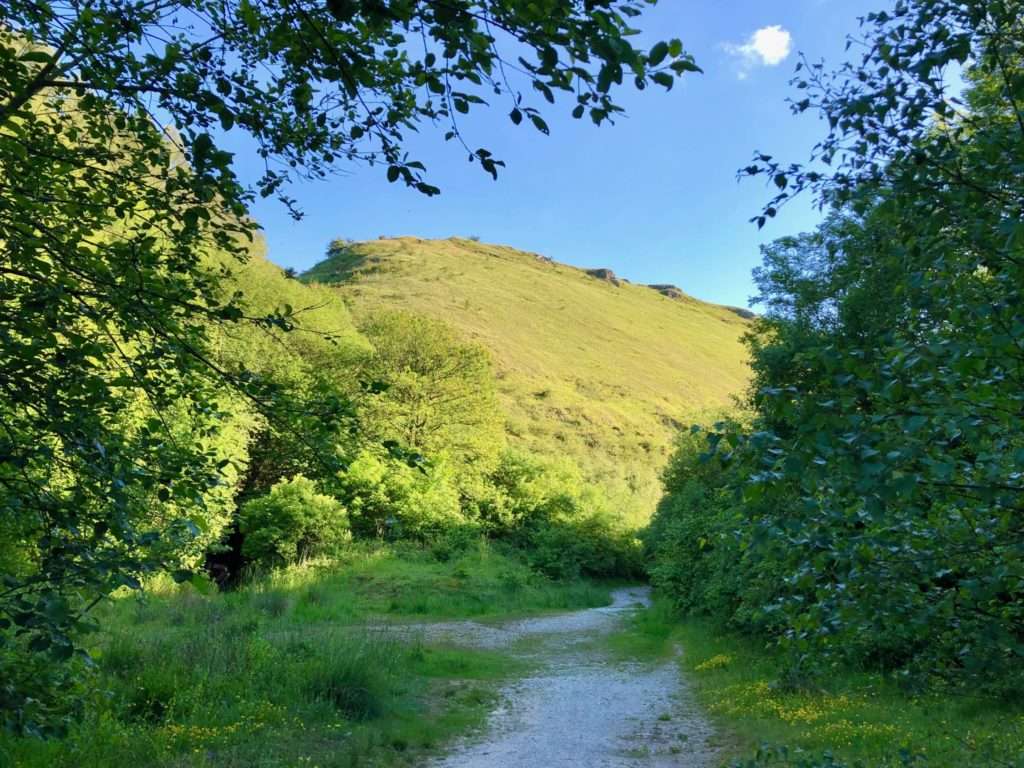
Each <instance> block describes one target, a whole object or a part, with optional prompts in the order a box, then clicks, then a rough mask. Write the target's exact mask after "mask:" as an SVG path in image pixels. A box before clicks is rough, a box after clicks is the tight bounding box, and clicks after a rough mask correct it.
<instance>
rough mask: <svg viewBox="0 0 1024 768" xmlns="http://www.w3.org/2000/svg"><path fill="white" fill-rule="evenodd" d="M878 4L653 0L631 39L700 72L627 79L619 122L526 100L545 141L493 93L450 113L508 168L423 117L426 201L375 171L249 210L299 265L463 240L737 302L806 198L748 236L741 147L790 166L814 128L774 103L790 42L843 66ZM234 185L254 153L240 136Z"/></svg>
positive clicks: (790, 60) (797, 220) (415, 145)
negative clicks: (487, 162)
mask: <svg viewBox="0 0 1024 768" xmlns="http://www.w3.org/2000/svg"><path fill="white" fill-rule="evenodd" d="M885 5H886V1H885V0H760V2H754V1H753V0H728V2H722V0H660V2H659V4H658V5H657V6H656V7H655V8H653V9H652V10H650V11H649V12H647V13H646V14H645V15H644V16H642V17H640V19H638V20H637V22H636V26H637V27H639V28H641V29H642V30H643V32H644V34H643V36H642V37H641V38H640V40H641V42H643V43H645V44H650V43H653V42H655V41H656V40H659V39H670V38H674V37H678V38H680V39H682V41H683V43H684V46H685V47H686V49H687V50H688V51H689V52H690V53H692V54H693V55H694V56H695V57H696V60H697V63H698V64H699V65H700V66H701V67H702V68H703V69H704V74H692V75H686V76H685V77H684V78H683V79H682V80H680V81H677V83H676V86H675V87H674V88H673V89H672V91H670V92H668V93H666V92H664V90H663V89H660V88H655V87H649V88H648V89H647V90H645V91H643V92H637V91H635V90H633V89H632V88H631V87H629V88H623V89H622V90H621V91H620V92H619V93H618V100H619V103H621V104H622V105H623V106H625V107H626V110H627V116H626V117H623V118H618V119H617V120H616V124H615V125H604V126H602V127H600V128H597V127H595V126H594V125H593V124H592V123H591V122H590V121H589V120H587V119H586V118H585V119H584V120H582V121H576V120H573V119H572V117H571V115H570V114H569V112H570V111H571V109H572V107H573V106H574V104H573V103H572V102H571V101H568V100H567V101H564V102H560V103H558V104H556V105H554V106H548V105H543V102H542V105H543V106H545V107H546V109H545V110H542V112H543V114H544V116H545V119H546V120H547V122H548V124H549V126H550V128H551V135H550V136H544V135H542V134H541V133H539V132H537V131H536V130H534V129H533V128H532V127H530V126H529V123H528V121H524V122H523V124H521V125H520V126H514V125H513V124H512V123H511V122H510V120H509V118H508V111H509V109H508V107H507V105H506V104H505V103H504V102H500V103H496V105H495V106H494V107H493V108H491V109H478V110H476V111H475V112H474V113H473V114H471V115H470V116H469V117H470V118H471V119H467V118H462V120H461V121H460V128H462V130H463V133H464V134H465V135H466V137H467V143H469V145H470V146H472V147H478V146H481V147H487V148H488V149H490V150H491V151H492V152H493V153H494V155H495V156H496V157H498V158H499V159H502V160H504V161H505V162H506V164H507V167H506V168H505V169H503V170H502V171H501V172H500V174H499V178H498V180H497V181H494V180H492V179H491V177H490V176H489V175H487V174H486V173H484V172H483V171H482V170H481V169H480V166H479V165H478V164H475V163H474V164H470V163H469V162H467V160H466V156H465V154H464V152H463V151H462V150H461V149H460V148H459V146H458V145H457V144H456V143H455V142H450V143H446V142H445V141H444V140H443V132H444V130H445V129H444V128H443V127H441V128H438V129H436V130H432V129H430V128H429V126H428V127H425V128H424V129H423V130H422V131H421V133H420V134H419V135H417V136H415V137H414V139H413V140H412V141H411V142H410V148H411V154H412V155H413V156H414V157H415V158H416V159H419V160H421V161H422V162H423V163H424V164H425V165H426V166H427V170H428V173H427V181H428V182H430V183H432V184H434V185H436V186H439V187H440V188H441V189H442V193H441V194H440V195H438V196H435V197H432V198H427V197H425V196H423V195H421V194H420V193H417V192H415V191H413V190H411V189H408V188H406V187H404V186H402V185H401V184H389V183H388V182H387V180H386V178H385V177H384V168H382V167H380V166H378V167H376V168H362V167H353V168H350V169H349V172H347V173H346V174H344V175H339V176H335V177H332V178H331V179H328V180H325V181H318V182H304V183H296V184H293V185H292V186H291V187H290V188H289V190H288V191H289V194H291V195H292V196H293V197H294V198H296V199H297V201H298V203H299V207H300V208H301V209H302V211H303V213H304V216H303V218H302V220H301V221H299V222H295V221H293V220H292V219H291V217H290V216H289V215H288V213H287V211H286V210H285V209H284V208H283V207H282V206H281V204H280V203H278V202H276V201H274V200H263V201H260V202H258V203H257V204H256V206H255V208H254V215H255V217H256V219H257V220H258V221H259V222H260V223H261V224H262V226H263V227H264V230H265V236H266V240H267V244H268V248H269V256H270V258H271V259H272V260H273V261H275V262H276V263H278V264H280V265H282V266H285V267H294V268H296V269H298V270H300V271H301V270H304V269H308V268H309V267H311V266H312V265H313V264H315V263H316V262H318V261H319V260H320V259H321V258H323V254H324V251H325V249H326V246H327V243H328V242H329V241H331V240H333V239H335V238H351V239H354V240H369V239H375V238H377V237H379V236H382V235H384V236H399V235H412V236H417V237H425V238H445V237H451V236H461V237H469V236H475V237H479V238H480V239H481V240H483V241H484V242H492V243H500V244H503V245H510V246H513V247H516V248H521V249H523V250H527V251H534V252H537V253H541V254H544V255H546V256H549V257H551V258H553V259H555V260H556V261H561V262H565V263H568V264H573V265H575V266H580V267H607V268H610V269H612V270H613V271H614V272H615V273H616V274H618V275H620V276H622V277H625V278H627V279H629V280H631V281H633V282H640V283H673V284H675V285H678V286H679V287H680V288H682V289H683V290H684V291H686V292H687V293H689V294H691V295H693V296H696V297H698V298H700V299H704V300H707V301H713V302H717V303H720V304H730V305H734V306H749V304H750V299H751V297H752V296H753V294H754V292H755V290H754V286H753V282H752V279H751V270H752V269H753V268H754V267H756V266H757V265H758V264H759V263H760V254H759V246H760V245H761V244H763V243H767V242H770V241H771V240H774V239H775V238H777V237H781V236H783V235H787V234H793V233H796V232H800V231H806V230H808V229H811V228H813V226H814V225H815V223H816V222H817V221H818V219H819V214H818V212H817V211H816V210H815V209H814V207H813V205H812V204H811V201H809V200H805V201H801V200H798V201H796V202H794V203H792V204H790V205H788V206H786V207H785V208H783V209H782V210H781V211H780V213H779V216H778V218H776V219H775V220H774V221H769V223H768V224H767V225H766V226H765V228H764V229H763V230H761V231H758V229H757V227H756V225H754V224H751V223H749V219H750V218H751V217H752V216H754V215H755V214H756V213H758V212H759V211H760V209H761V207H762V206H763V204H764V203H765V202H766V201H767V200H768V198H769V197H770V195H771V190H770V189H768V188H767V186H766V183H765V181H764V180H762V179H746V180H743V181H737V178H736V171H737V169H738V168H741V167H743V166H744V165H747V164H748V163H749V162H750V160H751V158H752V156H753V153H754V151H755V150H760V151H764V152H768V153H769V154H772V155H774V156H776V157H778V158H782V159H785V160H786V161H790V160H793V161H802V160H805V159H806V158H807V157H808V155H809V152H810V150H811V148H812V146H813V145H814V143H815V142H816V141H817V140H818V139H820V138H821V137H822V136H823V133H824V127H823V124H822V123H821V122H820V121H819V120H818V119H817V118H816V117H814V116H811V115H803V116H801V117H794V116H793V115H792V114H791V113H790V111H789V107H788V105H787V104H786V98H787V96H791V95H793V94H794V91H793V89H792V87H791V86H790V85H789V80H790V79H791V77H792V76H793V70H794V67H795V65H796V63H797V60H798V55H799V54H800V53H803V54H806V55H807V56H808V58H810V59H812V60H817V59H822V58H823V59H824V60H825V61H826V62H827V63H829V64H838V63H840V62H841V61H843V60H844V58H845V56H846V55H847V54H846V53H845V40H846V35H847V34H849V33H853V32H855V31H856V29H857V17H858V16H861V15H863V14H865V13H867V12H869V11H872V10H878V9H879V8H881V7H884V6H885ZM236 161H237V163H238V166H239V168H240V170H241V175H242V177H243V178H246V177H247V176H248V177H250V178H255V175H256V174H257V173H258V169H259V167H260V166H259V164H258V162H257V158H255V156H254V155H253V153H252V152H250V151H247V150H246V149H245V148H244V147H243V148H241V149H239V150H238V151H237V155H236Z"/></svg>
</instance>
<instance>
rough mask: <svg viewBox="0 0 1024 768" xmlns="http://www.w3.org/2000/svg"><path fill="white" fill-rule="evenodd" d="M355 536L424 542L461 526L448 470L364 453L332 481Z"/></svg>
mask: <svg viewBox="0 0 1024 768" xmlns="http://www.w3.org/2000/svg"><path fill="white" fill-rule="evenodd" d="M336 486H337V494H338V496H339V498H341V500H342V501H343V502H344V503H345V505H346V507H347V508H348V510H349V513H350V515H351V522H352V529H353V531H354V532H355V533H356V534H357V535H358V536H363V537H378V538H389V539H401V538H411V539H419V540H423V539H426V538H430V537H431V536H434V535H437V534H439V533H441V532H443V531H447V530H450V529H452V528H457V527H459V526H462V525H464V524H465V523H466V522H467V520H466V518H465V516H464V515H463V513H462V508H461V506H460V503H459V494H458V491H457V490H456V487H455V483H454V479H453V477H452V470H451V469H450V468H449V466H448V465H447V464H445V463H444V462H437V463H435V464H430V465H421V466H416V467H411V466H409V465H408V464H406V463H405V462H402V461H400V460H398V459H395V458H392V457H390V456H388V455H387V454H386V453H384V452H383V451H379V450H376V451H375V450H370V449H366V450H364V451H362V452H361V453H359V454H358V455H357V456H356V458H355V459H354V460H353V461H351V462H350V463H349V466H348V469H347V470H346V471H345V472H343V473H341V474H340V475H339V477H338V480H337V482H336Z"/></svg>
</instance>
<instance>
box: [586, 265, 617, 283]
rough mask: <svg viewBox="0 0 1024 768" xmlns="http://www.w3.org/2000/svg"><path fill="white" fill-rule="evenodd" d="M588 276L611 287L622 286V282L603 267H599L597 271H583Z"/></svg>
mask: <svg viewBox="0 0 1024 768" xmlns="http://www.w3.org/2000/svg"><path fill="white" fill-rule="evenodd" d="M584 271H585V272H586V273H587V274H588V275H590V276H591V277H593V278H596V279H598V280H603V281H604V282H606V283H611V284H612V285H622V281H621V280H619V278H617V277H616V276H615V273H614V272H612V271H611V270H610V269H607V268H605V267H599V268H598V269H587V270H584Z"/></svg>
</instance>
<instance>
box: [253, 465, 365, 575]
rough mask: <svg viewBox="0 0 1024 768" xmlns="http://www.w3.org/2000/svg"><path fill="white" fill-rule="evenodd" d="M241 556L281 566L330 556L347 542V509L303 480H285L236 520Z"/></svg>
mask: <svg viewBox="0 0 1024 768" xmlns="http://www.w3.org/2000/svg"><path fill="white" fill-rule="evenodd" d="M239 529H240V530H241V532H242V534H243V535H244V536H245V541H244V542H243V544H242V553H243V554H244V555H245V556H246V557H247V558H250V559H251V560H253V561H255V562H256V563H259V564H260V565H265V566H269V567H279V566H283V565H289V564H292V563H296V562H299V561H301V560H305V559H306V558H309V557H312V556H314V555H318V554H324V553H329V552H331V551H333V550H335V549H337V548H338V547H339V546H341V545H342V544H344V543H345V542H346V541H348V540H349V538H350V533H349V526H348V515H347V513H346V511H345V508H344V507H343V506H342V504H341V503H340V502H339V501H338V500H337V499H334V498H332V497H330V496H324V495H323V494H320V493H318V492H317V489H316V485H315V484H314V483H313V481H312V480H309V479H307V478H305V477H303V476H302V475H296V476H295V477H293V478H292V479H291V480H284V481H282V482H279V483H278V484H277V485H275V486H273V488H271V489H270V493H268V494H267V495H266V496H261V497H260V498H257V499H253V500H251V501H249V502H247V503H246V504H245V505H244V506H243V507H242V511H241V514H240V516H239Z"/></svg>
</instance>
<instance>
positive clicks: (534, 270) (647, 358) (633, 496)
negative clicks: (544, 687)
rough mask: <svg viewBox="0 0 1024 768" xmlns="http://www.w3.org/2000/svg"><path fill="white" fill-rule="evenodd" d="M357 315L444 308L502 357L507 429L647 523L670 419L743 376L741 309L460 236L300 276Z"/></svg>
mask: <svg viewBox="0 0 1024 768" xmlns="http://www.w3.org/2000/svg"><path fill="white" fill-rule="evenodd" d="M302 278H303V280H305V281H307V282H319V283H325V284H330V285H333V286H334V288H335V289H336V290H337V291H339V292H340V293H341V295H342V296H343V297H344V299H345V301H346V302H347V303H348V305H349V307H350V308H351V310H352V312H353V314H354V316H355V317H356V319H357V321H358V319H359V318H360V317H361V316H365V315H366V314H367V313H371V312H373V311H374V310H376V309H378V308H402V309H407V310H413V311H417V312H423V313H426V314H428V315H432V316H436V317H440V318H443V319H444V320H446V321H448V322H449V323H451V324H452V325H454V326H455V327H456V328H458V329H459V330H460V331H461V332H462V333H463V334H465V336H466V337H468V338H471V339H475V340H476V341H478V342H479V343H481V344H482V345H484V346H485V347H487V348H488V349H489V350H490V351H491V353H492V354H493V357H494V361H495V366H496V369H497V372H498V374H497V375H498V378H499V381H498V387H499V392H500V396H501V399H502V401H503V405H504V407H505V410H506V413H507V415H508V432H509V436H510V439H511V440H512V442H513V443H519V444H522V445H525V446H527V447H529V448H530V449H531V450H534V451H537V452H539V453H542V454H546V455H549V456H553V457H565V456H567V457H569V458H571V459H573V460H575V461H576V463H577V464H579V465H580V467H581V468H582V469H583V471H584V472H585V474H586V475H587V476H588V477H589V478H590V479H592V480H596V481H598V482H600V483H601V484H602V485H604V486H605V487H606V488H607V489H608V490H609V491H610V492H611V493H612V494H613V496H614V497H615V499H616V501H617V502H619V503H620V505H621V507H622V509H623V514H624V515H625V516H627V517H629V518H630V519H632V520H635V521H637V522H641V521H643V520H644V519H646V517H647V516H648V515H649V514H650V512H651V510H652V509H653V507H654V504H655V502H656V500H657V498H658V496H659V493H660V489H659V484H658V472H659V470H660V468H661V466H662V465H663V463H664V461H665V458H666V456H667V446H668V442H669V440H670V439H671V435H672V433H673V431H674V429H675V428H677V427H678V426H679V425H680V424H684V423H687V421H688V420H689V419H692V418H693V417H695V416H697V415H699V414H700V413H702V412H707V411H709V410H716V409H719V408H721V407H723V406H727V405H728V404H729V403H730V399H731V397H732V396H733V395H735V394H738V393H739V392H741V391H742V389H743V388H744V386H745V384H746V382H747V376H748V372H747V367H746V364H745V362H744V361H745V350H744V348H743V346H742V344H741V342H740V337H741V335H742V333H743V332H744V330H745V327H746V325H747V323H748V320H747V319H746V318H745V317H743V316H742V315H743V314H744V313H743V311H742V310H735V309H730V308H728V307H721V306H718V305H714V304H708V303H705V302H702V301H698V300H696V299H694V298H692V297H690V296H687V295H686V294H684V293H683V292H682V291H680V290H679V289H678V288H675V287H674V286H668V285H659V286H655V287H650V286H643V285H634V284H630V283H628V282H627V281H624V280H620V279H618V278H616V277H615V276H614V275H613V274H612V273H611V272H610V271H608V270H602V269H594V270H583V269H577V268H575V267H570V266H567V265H564V264H559V263H556V262H553V261H551V260H550V259H547V258H544V257H542V256H539V255H537V254H533V253H524V252H522V251H517V250H515V249H512V248H507V247H503V246H497V245H487V244H483V243H478V242H474V241H471V240H464V239H458V238H453V239H449V240H421V239H417V238H408V237H403V238H389V239H381V240H377V241H371V242H367V243H357V244H349V245H346V246H344V247H336V248H334V249H332V252H331V254H330V256H329V257H328V258H327V259H326V260H325V261H323V262H321V263H320V264H318V265H316V266H315V267H313V268H312V269H311V270H309V271H308V272H307V273H306V274H305V275H303V276H302Z"/></svg>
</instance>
